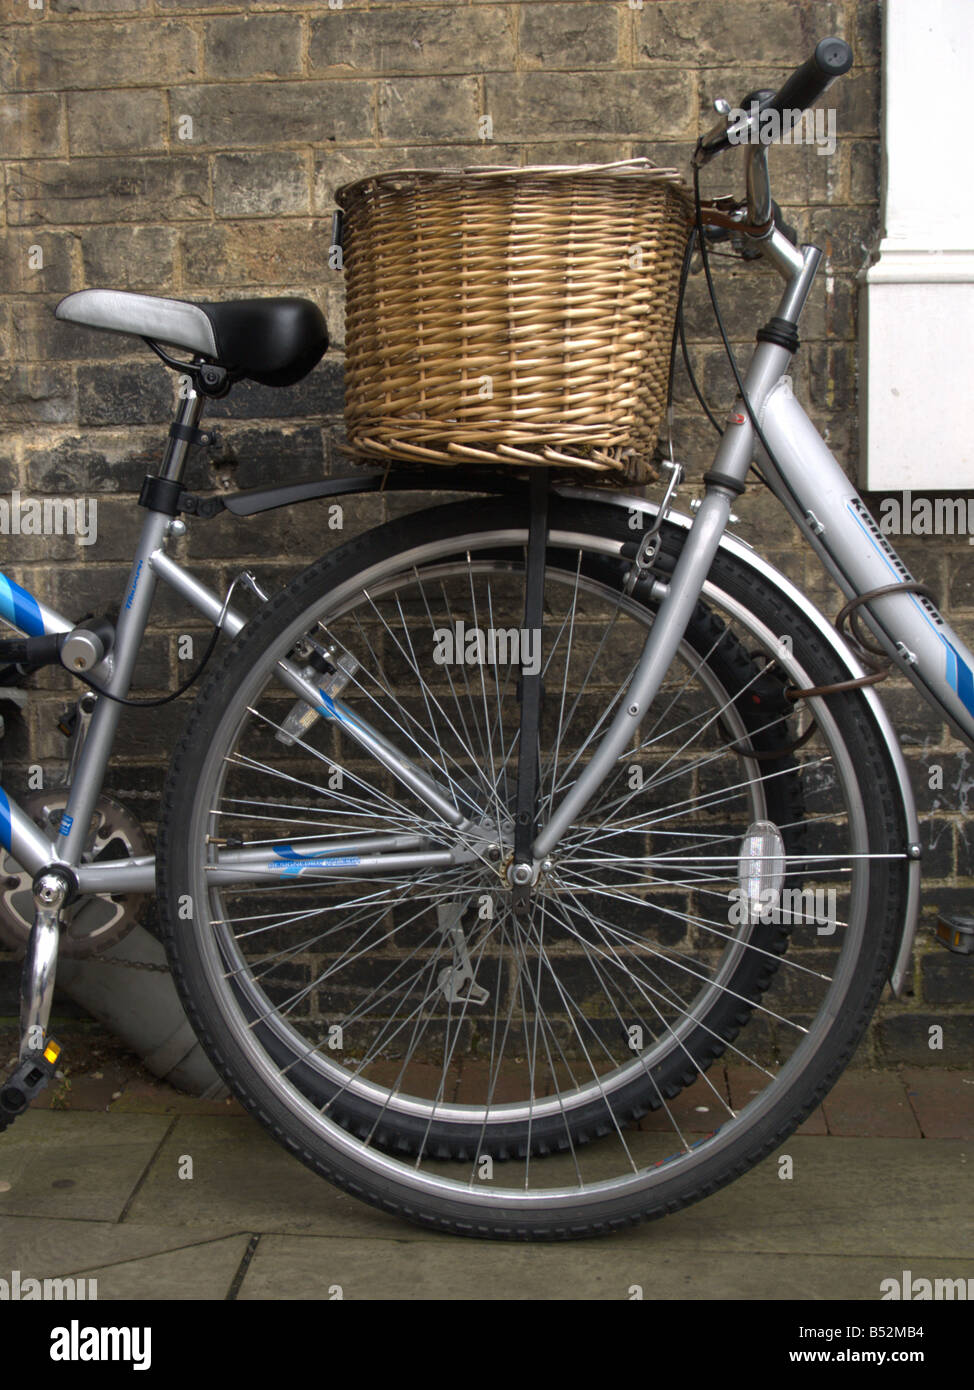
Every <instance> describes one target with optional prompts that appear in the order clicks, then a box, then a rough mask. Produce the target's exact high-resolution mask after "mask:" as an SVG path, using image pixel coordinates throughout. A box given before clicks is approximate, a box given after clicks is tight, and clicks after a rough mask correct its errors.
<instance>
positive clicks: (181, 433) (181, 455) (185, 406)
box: [160, 387, 203, 483]
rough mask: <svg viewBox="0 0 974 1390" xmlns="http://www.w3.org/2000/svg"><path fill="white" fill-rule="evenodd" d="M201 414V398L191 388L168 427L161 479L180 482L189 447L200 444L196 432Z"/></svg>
mask: <svg viewBox="0 0 974 1390" xmlns="http://www.w3.org/2000/svg"><path fill="white" fill-rule="evenodd" d="M202 414H203V397H202V396H201V395H200V393H199V392H198V391H196V390H194V389H193V388H192V387H191V388H190V391H189V394H188V395H187V396H186V397H185V399H183V400H181V401H180V403H179V408H178V409H177V411H176V418H175V420H174V421H173V423H172V424H171V425H170V427H169V439H168V442H167V444H166V453H165V457H164V458H163V460H162V468H161V470H160V476H161V477H163V478H168V479H171V480H172V481H173V482H177V483H178V482H180V481H181V479H182V476H183V469H184V467H185V466H186V456H187V454H188V453H189V449H190V445H191V444H194V443H198V442H200V441H198V440H197V438H196V432H197V427H198V426H199V422H200V417H201V416H202Z"/></svg>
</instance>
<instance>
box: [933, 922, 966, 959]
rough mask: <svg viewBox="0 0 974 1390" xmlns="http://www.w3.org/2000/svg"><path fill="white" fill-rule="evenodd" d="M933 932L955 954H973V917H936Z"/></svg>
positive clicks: (942, 944)
mask: <svg viewBox="0 0 974 1390" xmlns="http://www.w3.org/2000/svg"><path fill="white" fill-rule="evenodd" d="M933 934H934V936H935V937H936V938H937V940H938V941H939V942H940V944H941V946H945V947H946V948H947V950H948V951H953V952H954V954H955V955H958V956H970V955H974V917H938V918H937V925H936V927H935V928H934V932H933Z"/></svg>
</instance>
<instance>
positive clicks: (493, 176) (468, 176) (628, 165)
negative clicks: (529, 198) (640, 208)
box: [335, 156, 691, 206]
mask: <svg viewBox="0 0 974 1390" xmlns="http://www.w3.org/2000/svg"><path fill="white" fill-rule="evenodd" d="M577 176H581V177H584V178H592V177H602V178H604V179H605V180H606V182H608V183H612V182H614V181H615V180H624V181H625V182H630V181H634V180H641V181H643V182H646V183H665V184H668V185H669V186H670V187H671V188H672V190H673V192H674V193H677V194H679V195H682V196H683V197H684V198H686V199H687V200H689V199H690V196H691V195H690V190H689V188H688V186H687V183H686V179H685V177H684V175H683V173H682V172H681V171H680V170H679V169H676V168H673V167H670V166H660V165H654V164H653V163H652V161H651V160H649V159H647V158H645V157H644V156H640V157H639V158H636V159H618V160H614V161H612V162H611V163H608V164H525V165H520V164H486V165H483V164H474V165H467V166H466V167H465V168H462V169H460V168H457V169H421V168H415V169H386V170H383V171H382V172H380V173H376V174H367V175H366V176H365V177H364V178H361V179H355V180H353V181H352V182H351V183H344V184H341V185H340V186H339V187H338V188H336V189H335V201H336V202H337V203H338V204H339V205H340V206H344V205H345V202H346V201H347V200H348V199H349V198H350V197H351V196H352V195H353V194H355V193H356V192H358V191H359V190H361V189H364V188H365V187H367V186H368V185H370V184H377V185H395V184H397V183H402V184H403V185H404V189H403V191H405V189H406V188H408V185H409V183H410V182H412V183H419V182H422V183H426V184H435V183H443V184H456V183H458V182H460V183H462V182H465V181H469V182H471V183H486V182H496V183H503V182H509V183H516V182H518V181H519V180H521V179H532V180H535V181H538V180H545V179H550V180H551V181H552V182H553V183H559V182H563V181H567V180H568V179H571V178H572V177H577Z"/></svg>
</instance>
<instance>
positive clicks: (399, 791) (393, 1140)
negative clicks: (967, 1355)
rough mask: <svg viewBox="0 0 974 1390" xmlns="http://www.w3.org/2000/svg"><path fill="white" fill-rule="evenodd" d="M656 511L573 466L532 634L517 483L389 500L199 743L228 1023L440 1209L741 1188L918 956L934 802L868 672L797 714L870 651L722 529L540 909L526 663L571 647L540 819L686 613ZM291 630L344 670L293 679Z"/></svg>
mask: <svg viewBox="0 0 974 1390" xmlns="http://www.w3.org/2000/svg"><path fill="white" fill-rule="evenodd" d="M631 534H632V533H631V532H629V531H628V528H627V526H626V512H625V510H624V509H621V508H617V507H613V506H610V505H604V504H580V503H577V502H569V501H567V500H565V499H557V498H553V499H552V513H551V525H550V537H549V545H548V553H547V557H546V574H545V606H544V627H543V631H542V634H541V637H540V645H536V643H537V640H538V635H537V634H532V633H526V632H523V631H521V623H522V621H523V618H522V614H523V603H524V599H523V593H524V565H525V548H526V540H527V537H526V526H525V525H522V524H520V522H519V520H518V518H516V517H512V515H511V505H510V503H509V502H504V503H501V502H497V501H494V500H489V501H478V502H476V503H469V502H467V503H461V504H457V505H455V506H450V507H445V508H440V509H437V510H436V511H432V512H426V513H418V514H415V515H413V516H410V517H407V518H405V519H404V520H401V521H398V522H395V523H392V524H390V525H388V526H384V527H381V528H379V529H378V530H376V531H374V532H372V533H370V534H369V535H367V536H364V537H361V538H359V539H358V540H356V541H353V542H351V543H350V544H348V545H346V546H344V547H343V548H342V549H341V550H339V551H336V552H334V553H333V554H331V555H329V556H328V557H327V558H326V559H324V560H322V561H319V562H318V563H316V564H315V565H313V566H312V567H311V568H310V569H309V570H307V571H305V573H304V574H303V575H302V576H300V577H299V578H298V579H297V580H296V581H294V583H293V584H292V585H290V586H289V587H288V588H287V589H285V590H284V591H282V593H281V594H280V595H278V596H277V597H276V598H275V599H274V600H272V601H271V602H270V603H269V604H268V605H267V606H266V607H265V609H264V610H263V611H262V612H261V614H260V615H259V617H258V618H257V619H256V620H255V621H254V622H253V623H252V624H251V625H250V626H249V627H248V629H247V630H246V632H245V633H244V634H243V635H242V637H241V639H240V640H239V641H238V643H237V644H235V646H234V647H233V648H232V649H231V651H230V652H229V653H228V654H227V656H226V658H225V660H224V662H223V665H222V667H221V668H220V669H219V670H218V671H217V672H216V673H215V674H214V675H213V676H212V677H211V679H210V681H209V682H208V684H207V686H206V687H205V689H204V690H203V691H202V692H201V695H200V697H199V699H198V702H197V705H196V708H195V710H194V712H193V715H192V718H191V720H190V723H189V725H188V728H187V732H186V734H185V736H184V738H183V740H182V742H181V744H180V746H179V748H178V750H177V752H176V754H175V757H174V759H173V765H172V769H171V772H170V777H169V780H168V783H167V787H166V792H165V798H164V808H163V817H162V822H161V825H160V834H159V855H158V863H159V872H160V898H161V904H162V915H163V920H164V923H165V929H166V933H167V940H168V945H169V949H170V954H171V957H172V961H173V969H174V974H175V977H176V979H177V983H178V984H179V987H180V989H181V991H182V993H183V997H184V1002H185V1004H186V1007H187V1011H188V1013H189V1016H190V1018H191V1020H192V1021H193V1024H194V1026H195V1028H196V1029H197V1032H198V1034H199V1037H200V1040H201V1041H202V1042H203V1044H204V1046H205V1047H206V1048H207V1050H208V1052H209V1054H210V1056H211V1058H212V1060H213V1061H214V1064H215V1065H216V1066H217V1067H218V1068H219V1069H220V1071H221V1072H222V1074H223V1075H224V1077H225V1078H226V1080H227V1082H228V1083H229V1084H230V1085H231V1086H232V1088H233V1089H234V1091H235V1092H236V1094H237V1095H238V1096H239V1097H240V1099H241V1100H242V1101H243V1102H244V1103H245V1104H246V1105H247V1106H248V1107H249V1108H250V1109H252V1110H253V1111H254V1113H255V1114H257V1115H258V1117H259V1118H260V1119H261V1120H262V1122H263V1123H264V1124H266V1125H267V1126H268V1128H269V1129H270V1130H271V1132H273V1133H274V1134H275V1135H276V1137H277V1138H278V1139H279V1140H280V1141H281V1142H282V1143H284V1144H285V1145H286V1146H287V1147H288V1148H289V1149H291V1150H292V1151H293V1152H295V1153H296V1154H298V1155H299V1156H300V1157H301V1158H302V1159H303V1160H304V1161H305V1162H306V1163H308V1164H309V1165H310V1166H311V1167H313V1168H315V1169H316V1170H317V1171H319V1172H320V1173H322V1174H323V1175H324V1176H326V1177H328V1178H330V1179H331V1180H332V1181H335V1182H337V1183H339V1184H340V1185H342V1186H344V1187H346V1188H348V1189H350V1190H352V1191H354V1192H356V1193H357V1194H358V1195H360V1196H362V1197H364V1198H365V1199H366V1200H368V1201H371V1202H374V1203H375V1204H377V1205H379V1206H382V1207H384V1208H386V1209H388V1210H392V1211H397V1212H399V1213H401V1214H402V1215H404V1216H406V1217H409V1218H411V1219H414V1220H417V1221H421V1222H424V1223H427V1224H433V1225H437V1226H440V1227H442V1228H445V1229H449V1230H453V1231H458V1232H462V1233H466V1234H473V1235H488V1236H501V1237H515V1238H517V1237H520V1238H543V1237H559V1236H574V1235H594V1234H598V1233H600V1232H604V1231H606V1230H609V1229H612V1228H613V1227H615V1226H618V1225H620V1224H625V1223H627V1222H630V1221H632V1220H635V1219H639V1218H643V1217H648V1216H654V1215H660V1214H662V1213H663V1212H664V1211H670V1210H674V1209H676V1208H677V1207H679V1206H682V1205H684V1204H686V1203H688V1202H690V1201H693V1200H695V1199H696V1198H698V1197H701V1196H703V1195H705V1194H706V1193H708V1192H710V1191H713V1190H714V1189H715V1188H716V1187H718V1186H720V1185H721V1184H723V1183H725V1182H727V1181H729V1180H730V1179H731V1178H733V1177H734V1176H736V1175H738V1174H739V1173H741V1172H743V1171H744V1170H745V1169H746V1168H747V1167H749V1166H751V1165H752V1164H753V1163H754V1162H756V1161H758V1159H760V1158H761V1157H763V1156H764V1155H765V1154H766V1153H768V1152H769V1151H770V1150H771V1149H772V1148H773V1147H774V1146H775V1145H777V1144H778V1143H780V1142H781V1140H782V1139H783V1138H784V1137H785V1136H786V1135H787V1134H788V1133H790V1132H791V1131H792V1130H793V1129H794V1128H795V1126H796V1125H797V1124H799V1123H800V1121H801V1120H802V1119H803V1118H804V1116H805V1115H806V1114H808V1112H809V1111H810V1110H811V1109H812V1108H813V1107H814V1106H815V1105H816V1104H817V1103H818V1101H819V1100H820V1099H821V1097H822V1095H823V1094H824V1093H825V1091H826V1090H827V1089H828V1088H829V1086H830V1085H831V1084H832V1083H833V1082H834V1080H835V1078H836V1077H837V1076H838V1074H839V1072H840V1071H841V1069H842V1067H843V1066H844V1065H845V1063H846V1062H847V1061H848V1059H849V1057H850V1056H851V1055H852V1052H853V1050H854V1048H855V1046H856V1044H857V1042H858V1040H859V1038H860V1036H861V1034H862V1031H863V1029H864V1028H865V1025H866V1023H867V1021H868V1018H869V1016H870V1013H871V1011H872V1009H873V1007H874V1005H875V1001H876V998H877V996H878V993H879V991H880V989H881V987H882V983H883V980H884V978H885V976H886V974H887V972H888V968H889V962H890V957H891V954H892V951H893V949H894V944H895V942H896V940H897V939H898V932H899V927H900V924H901V918H902V913H903V911H904V902H905V875H906V862H905V858H904V856H903V854H902V847H903V845H904V843H905V837H904V832H903V827H902V824H901V813H900V807H899V802H898V798H897V796H896V793H895V790H894V786H893V783H892V780H891V773H890V769H889V767H888V765H887V761H886V756H885V753H884V750H883V747H882V743H881V740H880V739H879V737H878V735H877V733H876V731H875V729H874V726H873V723H872V720H871V718H870V715H869V710H868V706H867V705H866V702H865V701H864V700H863V698H862V697H861V696H860V695H859V694H858V693H856V692H850V693H846V694H841V695H835V696H830V697H828V698H827V699H822V698H817V699H814V700H811V701H810V702H809V703H808V707H807V709H806V710H805V712H804V714H803V715H802V719H803V720H805V721H807V720H808V719H809V718H814V720H815V729H814V731H813V733H812V736H811V737H810V738H808V739H806V740H805V741H803V742H802V743H801V744H800V746H799V747H797V748H796V747H795V744H796V741H797V740H796V734H797V729H796V727H795V724H796V721H795V719H794V718H792V717H791V710H792V706H791V704H790V703H789V702H788V700H787V699H786V698H785V694H784V692H785V688H786V686H787V685H788V684H794V685H799V686H813V685H814V686H820V685H824V684H828V683H830V682H832V681H835V680H839V679H842V678H843V675H844V674H845V673H844V672H842V671H841V670H840V669H839V668H838V667H837V665H836V663H835V660H834V657H833V656H832V655H831V653H830V652H829V651H828V650H827V649H826V648H825V647H824V645H823V644H822V642H821V639H820V638H819V636H818V635H817V633H816V631H815V629H814V627H813V626H812V625H811V624H810V623H809V622H808V621H807V620H806V618H805V617H804V615H803V614H802V613H801V612H800V611H798V610H797V609H795V608H793V607H792V606H791V605H788V604H786V603H785V602H784V601H783V599H782V596H781V594H780V593H779V592H778V591H777V590H776V589H774V588H773V587H772V586H771V585H770V584H768V583H766V582H765V581H763V580H760V579H758V578H756V577H755V575H754V573H753V572H752V571H749V570H746V569H745V568H744V566H743V565H741V564H740V563H739V562H737V561H735V560H733V559H731V558H729V557H727V556H725V555H723V554H721V555H720V556H719V557H718V560H717V561H716V562H715V565H714V567H713V570H712V572H711V576H710V580H709V582H708V585H707V587H706V589H705V591H704V594H703V595H702V596H701V601H700V603H699V604H698V605H697V609H696V612H695V614H694V616H693V618H692V619H691V622H690V625H689V627H688V629H687V632H686V635H685V638H684V641H683V644H682V646H681V649H680V652H679V655H678V659H677V660H676V661H675V663H674V665H673V668H672V669H671V671H670V672H669V673H668V676H667V679H666V681H665V683H664V686H663V688H662V689H661V691H660V692H659V694H658V696H657V699H656V701H655V702H654V705H653V707H652V709H651V710H650V712H649V714H648V716H647V718H646V720H645V722H644V724H643V726H642V728H641V729H640V731H639V733H638V735H637V736H636V738H635V740H634V742H633V745H632V747H631V748H630V749H629V750H627V753H626V754H625V756H624V757H623V758H621V759H620V760H619V762H618V764H617V767H616V770H615V772H614V774H612V775H610V776H609V778H607V780H606V781H605V783H604V784H603V786H602V788H601V789H600V791H599V793H598V796H597V797H596V799H595V800H594V801H593V802H592V803H591V804H590V805H589V806H587V807H586V808H585V810H584V812H583V814H582V815H581V817H580V818H579V820H578V822H577V823H576V824H575V825H573V826H572V827H570V829H569V830H568V832H566V834H565V835H564V836H563V837H562V840H561V842H560V843H559V844H558V845H557V846H556V847H555V849H554V851H553V852H552V854H551V856H550V858H549V859H548V860H546V861H545V862H544V863H543V864H541V865H540V866H539V868H538V873H537V880H536V882H535V883H534V884H533V885H532V890H531V897H530V907H529V911H528V912H527V913H526V914H524V913H518V912H516V911H514V910H513V905H512V895H511V885H510V876H509V869H510V865H511V861H512V858H513V850H512V846H513V816H514V802H515V795H514V793H515V784H516V769H517V763H518V729H519V701H518V687H519V677H520V673H521V672H522V671H524V670H527V671H530V670H538V671H540V672H541V674H542V682H543V691H544V702H543V709H542V720H541V727H540V731H539V739H538V750H537V751H538V760H539V766H540V769H541V773H540V815H539V823H541V824H543V823H544V821H545V819H546V818H547V816H548V815H549V814H550V811H551V808H552V807H553V806H554V805H556V804H557V803H558V802H559V801H560V800H561V798H562V797H563V796H564V795H565V793H566V791H567V790H568V788H570V787H571V786H572V784H573V782H574V781H575V779H576V778H577V776H578V774H579V771H580V770H581V768H582V767H584V765H585V763H586V762H587V760H588V757H589V756H590V754H591V752H592V751H594V748H595V747H596V746H597V743H598V739H599V735H600V732H601V731H602V730H603V729H604V728H605V727H606V726H607V724H608V722H609V721H610V720H611V718H612V715H613V714H614V712H615V709H616V707H617V704H618V702H619V700H621V699H622V697H623V695H624V692H625V688H626V685H627V684H628V681H629V679H630V677H631V675H632V672H633V670H634V669H635V665H636V663H637V661H638V658H639V656H640V653H641V651H642V648H643V645H644V643H645V640H646V637H647V634H648V633H649V632H650V631H651V628H652V623H653V619H654V604H653V601H652V598H651V596H650V594H649V592H648V591H647V588H646V586H640V587H639V588H638V589H637V590H635V591H634V592H633V593H631V594H630V593H627V592H626V586H625V580H626V576H627V573H628V564H627V563H626V561H625V560H624V559H623V558H622V557H621V549H622V546H623V545H624V544H626V542H628V541H629V540H630V539H631ZM680 536H681V533H679V532H678V531H677V530H676V528H667V530H666V533H665V544H664V551H663V556H662V563H663V564H664V566H665V564H666V561H667V557H668V558H669V560H672V558H673V555H674V553H675V551H676V550H677V549H678V548H679V545H680V543H681V540H680ZM282 659H286V660H288V661H289V662H291V663H292V664H293V666H295V667H298V668H303V669H305V670H313V669H314V670H317V671H318V672H319V674H318V675H317V676H316V680H319V681H321V682H324V683H328V682H331V684H328V685H327V689H328V690H330V691H332V692H333V693H334V695H335V699H334V701H326V704H325V705H323V706H322V707H321V709H320V711H319V710H315V709H313V708H311V707H310V706H308V705H304V704H302V703H301V702H300V701H296V700H295V696H294V693H293V691H291V690H289V689H288V688H287V687H286V686H285V685H284V684H283V682H282V681H281V680H280V674H279V673H280V666H279V663H280V662H281V661H282ZM341 687H343V688H341ZM356 722H357V723H358V725H359V731H358V732H359V733H360V731H361V728H362V727H367V728H368V729H369V730H370V734H371V736H374V737H377V738H378V739H379V740H380V741H381V744H382V746H383V747H385V748H386V749H387V750H388V749H390V748H391V749H394V750H395V756H394V757H393V759H392V760H390V759H389V758H383V759H381V760H379V759H377V758H375V757H373V756H370V755H369V753H368V750H367V745H366V743H363V740H362V738H361V737H357V736H356V730H355V728H354V725H355V724H356ZM373 746H374V745H373ZM397 759H398V765H397ZM403 767H404V768H405V771H403ZM430 786H432V787H433V788H434V789H435V790H436V792H437V796H438V797H439V800H437V799H436V797H431V796H430V795H429V794H428V791H427V789H428V788H429V787H430ZM302 842H303V843H305V844H310V843H312V842H313V843H314V845H315V849H314V851H313V853H311V854H309V853H308V852H307V851H302ZM323 845H324V849H323V848H322V846H323ZM267 846H272V847H273V849H274V854H275V856H276V861H275V862H277V863H279V864H280V865H281V870H280V877H279V879H278V881H276V882H274V883H271V884H269V883H268V882H267V881H266V880H264V879H262V880H260V881H259V882H252V883H247V882H246V880H243V881H238V882H233V883H227V882H225V881H224V882H221V881H218V880H220V878H221V875H220V874H219V873H218V872H217V868H218V865H217V860H218V857H219V856H220V854H221V851H226V850H227V849H228V848H230V849H231V850H233V851H239V852H240V854H241V855H243V856H244V857H245V856H246V853H247V851H248V850H251V849H255V848H260V847H267ZM222 877H223V878H225V875H223V876H222ZM187 902H188V903H190V904H191V905H192V910H191V913H188V912H187V911H186V908H185V905H186V903H187Z"/></svg>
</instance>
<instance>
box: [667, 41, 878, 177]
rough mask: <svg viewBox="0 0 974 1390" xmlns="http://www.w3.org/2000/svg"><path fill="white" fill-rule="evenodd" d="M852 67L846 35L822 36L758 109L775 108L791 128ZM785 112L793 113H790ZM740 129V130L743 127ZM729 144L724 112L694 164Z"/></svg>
mask: <svg viewBox="0 0 974 1390" xmlns="http://www.w3.org/2000/svg"><path fill="white" fill-rule="evenodd" d="M851 67H852V49H851V48H850V47H849V45H848V44H847V43H846V42H845V40H844V39H836V38H826V39H821V40H820V41H819V42H818V43H817V44H816V45H815V52H814V53H813V54H812V56H811V57H810V58H808V59H806V61H805V62H804V63H802V64H801V65H800V66H799V67H797V68H796V69H795V71H794V72H793V73H792V74H791V76H790V77H789V78H788V79H787V80H786V81H785V83H784V85H783V86H782V87H781V88H780V89H779V90H778V91H777V92H776V93H774V94H773V95H770V96H765V95H764V94H763V93H762V97H763V100H761V101H759V102H758V103H757V104H758V107H759V112H760V113H763V112H765V111H776V112H777V113H778V115H780V116H782V117H783V118H784V119H785V120H787V122H788V128H789V129H790V128H791V127H792V126H793V125H796V124H797V123H798V121H799V120H800V119H801V116H802V113H803V112H804V111H805V110H806V109H807V108H808V107H809V106H814V105H815V103H816V102H817V101H818V99H819V97H820V96H822V94H823V93H824V92H825V91H826V90H827V89H828V88H829V87H830V86H831V85H832V83H833V82H834V81H835V79H836V78H837V77H841V76H842V74H843V73H846V72H848V71H849V69H850V68H851ZM742 105H743V106H744V109H747V107H748V105H749V102H748V98H746V97H745V99H744V102H743V103H742ZM786 113H791V114H790V116H788V115H786ZM752 119H754V118H752ZM737 129H738V131H739V132H740V129H741V128H740V127H738V128H737ZM730 144H731V139H730V130H729V128H728V122H727V119H726V112H725V115H724V118H723V119H722V120H720V121H719V122H718V123H717V125H715V126H714V127H713V129H712V130H710V131H708V133H707V134H706V135H704V136H701V138H700V139H699V140H698V141H697V148H696V152H695V153H694V157H693V162H694V164H695V165H697V167H698V168H699V167H701V166H703V165H704V164H708V163H709V162H710V160H712V159H713V158H714V156H715V155H718V154H720V152H721V151H722V150H726V149H727V148H728V147H729V146H730Z"/></svg>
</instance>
